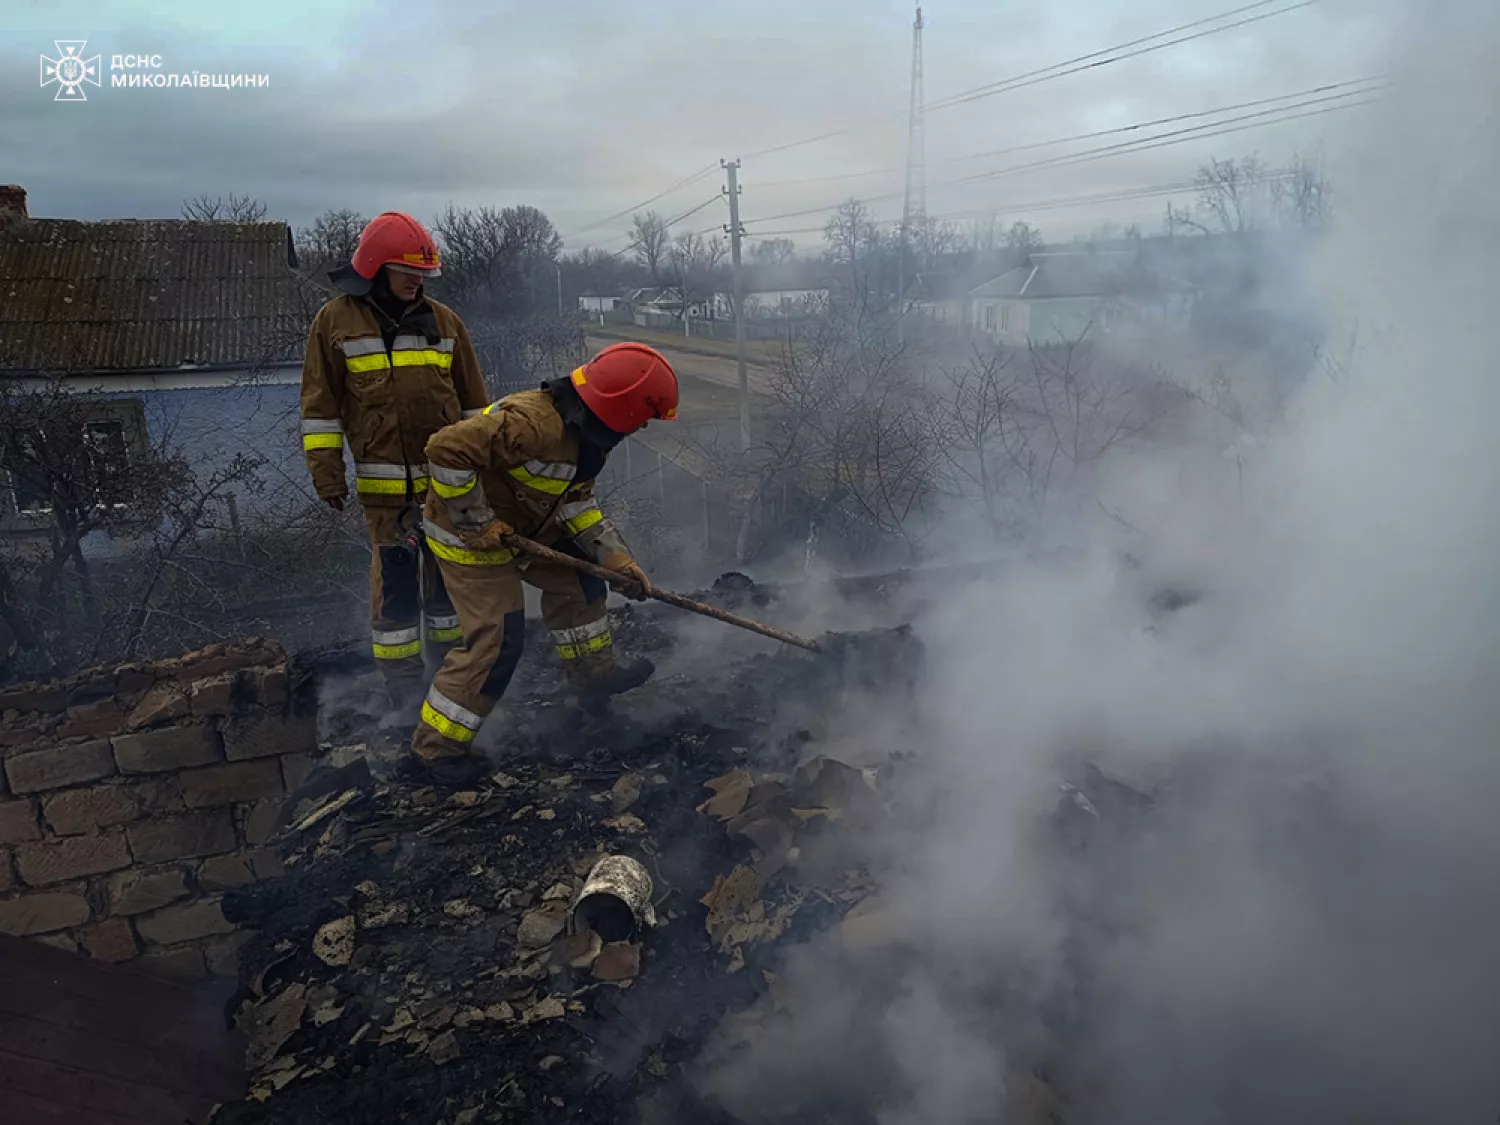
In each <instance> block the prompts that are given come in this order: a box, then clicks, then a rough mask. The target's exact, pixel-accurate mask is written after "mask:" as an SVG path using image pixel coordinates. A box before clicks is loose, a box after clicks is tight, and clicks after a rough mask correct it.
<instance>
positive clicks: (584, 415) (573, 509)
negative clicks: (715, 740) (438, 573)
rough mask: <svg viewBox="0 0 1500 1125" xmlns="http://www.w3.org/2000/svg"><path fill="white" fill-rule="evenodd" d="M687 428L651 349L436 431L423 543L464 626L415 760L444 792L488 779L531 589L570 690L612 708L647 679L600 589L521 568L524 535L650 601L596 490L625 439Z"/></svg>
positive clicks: (613, 350)
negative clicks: (517, 537) (622, 644)
mask: <svg viewBox="0 0 1500 1125" xmlns="http://www.w3.org/2000/svg"><path fill="white" fill-rule="evenodd" d="M676 415H677V375H676V373H675V372H674V371H673V370H672V366H671V364H669V363H668V362H667V361H666V359H665V358H663V357H662V356H661V355H660V354H659V353H658V352H656V351H655V350H653V349H652V348H649V347H647V346H646V345H644V344H615V345H613V346H612V347H608V348H605V349H604V350H603V351H602V352H600V353H599V354H598V355H596V356H595V357H594V358H593V359H592V360H590V361H589V362H588V363H586V364H585V365H584V366H582V367H580V368H578V370H576V371H574V372H573V374H572V375H571V376H569V377H568V378H565V379H554V380H552V381H550V382H548V383H545V384H543V386H542V388H541V389H540V390H535V391H522V392H520V393H519V394H513V395H510V396H509V397H507V398H504V399H501V400H500V401H499V402H497V403H495V404H494V405H492V406H489V407H487V408H486V409H485V410H484V411H483V412H482V413H481V414H480V415H479V416H478V417H476V418H470V419H468V420H467V421H463V422H460V423H458V424H457V425H454V426H449V427H448V428H447V429H444V430H442V431H440V432H439V433H438V434H437V435H435V436H434V437H433V439H432V440H431V441H429V442H428V443H427V462H428V465H429V471H430V472H431V474H432V492H431V493H430V494H429V495H428V497H427V507H426V512H425V516H426V518H425V520H424V525H423V526H424V530H425V531H426V534H427V543H428V546H429V547H430V548H431V550H432V552H433V554H435V555H436V556H437V558H438V565H439V566H440V567H441V569H442V572H443V580H444V583H445V585H446V587H447V589H448V592H449V594H450V595H451V596H452V598H453V605H454V607H455V609H456V610H457V611H458V619H459V622H460V623H461V624H462V626H463V638H464V639H463V642H462V643H461V644H460V645H459V646H458V647H457V648H455V649H453V650H452V651H451V652H450V653H449V654H448V657H447V659H446V660H444V662H443V667H442V668H441V669H440V670H439V672H438V674H437V678H436V679H435V680H434V681H433V684H432V687H431V689H430V690H429V691H428V692H427V699H426V701H425V702H424V703H423V704H422V717H421V721H420V722H419V723H418V724H417V729H416V732H415V734H414V735H413V736H412V749H413V750H414V751H415V753H416V756H417V758H418V759H420V760H421V761H422V762H423V763H425V764H426V766H427V769H428V772H429V773H430V774H431V776H432V777H433V779H434V780H437V781H439V782H443V783H448V784H457V785H463V784H468V783H470V782H472V781H473V780H474V779H475V778H476V777H478V776H479V775H480V774H481V773H483V772H487V771H486V764H485V762H484V759H483V758H481V757H478V756H476V755H473V754H472V753H471V751H472V744H473V741H474V736H475V735H476V734H478V732H479V727H480V724H481V723H483V721H484V717H485V716H486V715H488V714H489V712H490V710H491V709H492V708H493V707H494V706H495V703H496V701H497V700H499V698H500V697H501V696H502V695H503V694H504V693H505V689H506V686H507V685H508V684H509V683H510V679H511V676H512V675H513V674H514V672H515V670H516V664H517V663H518V662H519V660H520V658H521V650H522V645H523V643H524V635H525V627H526V613H525V597H524V594H523V591H522V587H521V583H522V581H523V580H524V581H525V582H527V583H529V584H530V585H532V586H535V587H536V588H537V589H539V590H541V592H542V617H543V619H544V620H545V622H546V625H547V628H548V629H550V630H551V631H552V640H553V643H554V644H555V645H556V646H557V654H558V656H559V657H561V658H562V662H563V668H564V670H565V672H566V674H567V679H568V683H569V686H570V688H571V689H572V690H573V691H574V692H576V693H577V694H579V695H581V696H584V697H590V696H592V697H595V698H597V697H601V696H609V695H614V694H617V693H619V692H623V691H629V690H631V689H632V688H635V687H639V686H640V685H641V684H643V683H645V682H646V680H647V679H649V678H650V676H651V673H652V671H653V670H654V669H653V668H652V665H651V662H650V661H649V660H646V659H644V658H640V657H638V658H636V659H633V660H630V661H619V662H617V661H616V660H615V658H614V653H613V649H612V643H611V638H610V630H609V617H608V614H607V612H606V610H605V600H606V598H607V596H608V589H607V588H606V587H605V585H604V583H603V582H601V581H599V580H598V579H594V578H589V577H585V576H580V575H579V574H578V573H577V572H576V571H573V570H569V569H566V568H563V567H559V566H557V565H556V564H548V563H546V562H542V561H540V560H532V559H527V558H524V557H521V556H518V555H517V554H516V552H514V551H512V550H510V549H509V548H507V547H506V546H505V545H504V543H503V539H504V537H505V536H506V535H509V534H511V533H512V532H517V533H519V534H521V535H524V536H526V537H528V538H531V539H534V540H537V541H539V542H541V543H543V544H547V545H552V546H555V547H556V548H557V549H558V550H561V551H564V552H566V553H569V554H573V555H575V556H577V557H579V558H583V559H587V560H589V561H591V562H595V563H598V564H599V565H601V566H604V567H608V568H609V569H611V570H615V571H619V572H621V573H623V574H625V575H628V576H629V578H630V579H631V581H630V582H629V583H628V584H623V583H622V584H621V592H622V593H625V594H627V595H628V596H633V597H637V598H639V597H642V596H643V595H644V592H645V591H647V590H649V589H650V588H651V584H650V581H649V580H648V579H647V577H646V574H645V572H644V571H642V570H641V568H640V566H639V565H638V564H637V563H636V562H635V560H634V559H632V558H631V555H630V551H629V549H628V548H627V547H626V546H625V542H624V540H623V539H621V538H620V534H619V532H618V531H616V530H615V528H614V526H613V525H612V524H611V523H610V521H609V520H608V519H606V518H605V516H604V514H603V513H602V512H601V511H600V510H599V504H598V501H597V500H596V499H595V498H594V478H595V477H597V476H598V475H599V471H600V470H601V469H602V468H603V467H604V461H605V458H606V457H608V456H609V451H610V450H611V449H613V448H614V447H615V446H616V445H617V444H619V442H620V441H621V439H623V438H624V437H625V436H627V435H628V434H632V433H634V432H635V431H637V430H639V429H641V428H642V427H643V426H645V425H646V423H647V422H650V421H652V420H654V419H666V418H674V417H676Z"/></svg>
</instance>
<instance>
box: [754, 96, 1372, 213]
mask: <svg viewBox="0 0 1500 1125" xmlns="http://www.w3.org/2000/svg"><path fill="white" fill-rule="evenodd" d="M1383 82H1384V78H1383V76H1375V77H1371V78H1354V79H1350V80H1349V81H1347V82H1332V83H1328V84H1326V85H1323V86H1313V87H1311V88H1309V89H1306V90H1298V91H1296V92H1295V93H1290V94H1277V95H1276V96H1275V97H1270V98H1256V99H1255V100H1253V101H1248V102H1236V103H1234V104H1233V105H1225V106H1218V107H1217V108H1215V109H1200V110H1197V111H1195V112H1192V113H1178V114H1173V115H1172V116H1170V117H1158V118H1156V119H1154V120H1152V121H1137V122H1136V123H1135V124H1133V125H1120V126H1117V127H1115V128H1113V129H1098V130H1095V131H1093V132H1090V133H1074V134H1073V135H1072V136H1069V137H1056V138H1053V139H1052V140H1047V141H1031V142H1029V143H1027V144H1021V145H1011V146H1009V147H1007V148H995V149H987V150H986V151H984V152H966V153H963V154H961V155H958V156H945V157H941V158H939V163H943V164H958V163H963V162H965V161H969V160H983V159H986V158H988V157H991V156H1009V155H1012V154H1014V153H1018V152H1030V151H1033V150H1035V149H1039V148H1051V147H1053V146H1054V145H1061V144H1072V143H1074V142H1076V141H1089V140H1096V139H1098V138H1100V137H1111V136H1117V135H1119V134H1121V133H1133V132H1137V131H1139V130H1141V129H1154V128H1157V127H1158V126H1161V125H1171V124H1174V123H1175V122H1178V121H1190V120H1193V119H1195V118H1199V117H1217V116H1218V115H1220V114H1223V113H1234V112H1236V111H1238V110H1241V109H1252V108H1254V107H1256V106H1263V105H1273V104H1275V103H1276V102H1285V101H1291V100H1292V99H1294V98H1305V97H1310V96H1312V95H1314V94H1323V93H1328V92H1329V91H1332V90H1340V89H1344V88H1345V87H1350V86H1361V87H1365V88H1364V89H1361V90H1358V91H1351V92H1350V94H1349V95H1346V96H1353V95H1354V94H1355V93H1359V94H1365V93H1371V92H1373V91H1374V90H1378V89H1382V88H1383ZM1377 83H1379V84H1381V85H1375V84H1377ZM899 171H900V169H899V168H898V167H896V166H895V165H891V166H889V167H885V168H869V169H866V170H865V171H863V172H840V173H838V174H836V175H830V176H807V177H803V178H800V179H791V180H767V181H765V182H763V183H758V184H757V185H756V187H757V188H776V187H792V186H797V185H802V184H824V183H832V182H834V181H838V180H856V179H864V178H866V177H868V176H878V175H882V174H885V173H890V172H899Z"/></svg>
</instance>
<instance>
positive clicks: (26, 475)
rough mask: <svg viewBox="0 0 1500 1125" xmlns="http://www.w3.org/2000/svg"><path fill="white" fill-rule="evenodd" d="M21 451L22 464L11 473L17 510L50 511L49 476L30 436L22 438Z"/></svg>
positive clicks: (38, 512)
mask: <svg viewBox="0 0 1500 1125" xmlns="http://www.w3.org/2000/svg"><path fill="white" fill-rule="evenodd" d="M19 452H20V460H21V462H22V464H21V466H20V467H18V468H16V469H14V470H12V471H11V474H10V489H11V495H12V497H13V498H14V500H15V504H16V511H18V512H26V513H28V514H41V513H45V512H50V511H51V510H52V504H51V499H50V497H49V496H48V495H47V477H46V474H45V473H44V472H43V471H42V464H41V458H40V457H39V456H38V455H37V452H36V446H35V445H34V444H33V443H32V441H31V439H30V438H22V439H21V442H20V450H19ZM33 465H35V468H33V467H32V466H33Z"/></svg>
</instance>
